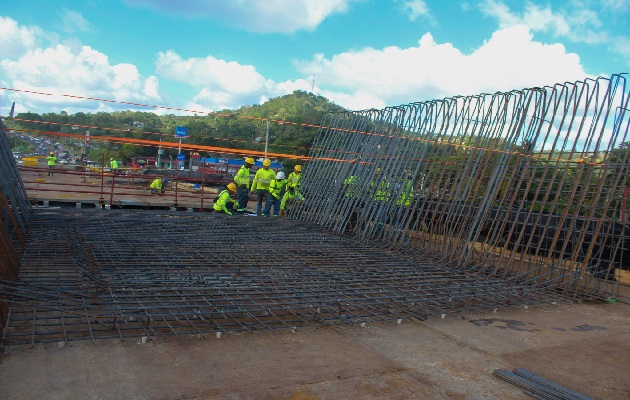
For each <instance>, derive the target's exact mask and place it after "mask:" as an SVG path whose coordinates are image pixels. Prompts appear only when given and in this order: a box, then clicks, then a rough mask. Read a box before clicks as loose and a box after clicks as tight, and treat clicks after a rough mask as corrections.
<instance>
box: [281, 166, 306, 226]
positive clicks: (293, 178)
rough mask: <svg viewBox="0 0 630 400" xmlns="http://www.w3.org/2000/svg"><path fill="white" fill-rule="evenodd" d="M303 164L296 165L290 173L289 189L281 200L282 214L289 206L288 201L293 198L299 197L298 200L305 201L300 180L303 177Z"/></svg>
mask: <svg viewBox="0 0 630 400" xmlns="http://www.w3.org/2000/svg"><path fill="white" fill-rule="evenodd" d="M301 174H302V166H301V165H296V166H295V168H293V172H291V173H290V174H289V177H288V178H287V191H286V192H285V193H284V196H282V201H281V202H280V215H282V216H284V214H285V208H286V207H287V202H288V201H290V200H293V199H297V201H304V196H302V193H300V180H301V177H302V175H301Z"/></svg>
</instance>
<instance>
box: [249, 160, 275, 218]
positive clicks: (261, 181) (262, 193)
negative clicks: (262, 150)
mask: <svg viewBox="0 0 630 400" xmlns="http://www.w3.org/2000/svg"><path fill="white" fill-rule="evenodd" d="M270 166H271V161H270V160H269V159H267V158H265V159H264V160H263V167H262V168H261V169H259V170H258V171H256V175H254V181H253V182H252V192H255V193H256V215H261V211H262V204H263V201H264V200H265V199H266V198H267V196H268V195H269V184H270V183H271V181H273V180H275V179H276V173H275V172H274V171H273V170H272V169H271V168H269V167H270Z"/></svg>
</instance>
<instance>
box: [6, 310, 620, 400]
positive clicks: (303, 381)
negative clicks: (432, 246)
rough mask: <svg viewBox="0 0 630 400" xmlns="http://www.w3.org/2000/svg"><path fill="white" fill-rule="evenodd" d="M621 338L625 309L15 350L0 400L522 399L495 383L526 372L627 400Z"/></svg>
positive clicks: (10, 351) (601, 395)
mask: <svg viewBox="0 0 630 400" xmlns="http://www.w3.org/2000/svg"><path fill="white" fill-rule="evenodd" d="M490 319H493V321H492V322H491V323H479V321H481V320H490ZM505 321H519V322H522V323H524V324H525V325H520V324H516V323H515V322H505ZM511 326H516V327H517V328H522V327H525V328H527V330H523V329H513V328H512V327H511ZM589 327H591V328H589ZM595 327H600V328H595ZM557 328H560V329H557ZM576 328H577V329H576ZM628 339H630V306H629V305H627V304H621V303H617V304H562V305H555V306H541V307H535V308H530V309H528V310H524V309H506V310H498V311H497V313H487V314H468V315H465V316H464V317H463V318H461V317H460V318H454V317H447V318H445V319H439V318H434V319H429V320H427V321H424V322H419V321H418V322H403V323H402V324H400V325H398V324H396V323H395V322H391V323H378V324H374V325H372V324H368V325H367V326H366V327H364V328H362V327H360V326H358V325H357V326H356V327H339V328H318V329H315V328H306V329H298V330H297V331H296V333H294V334H292V333H290V331H287V332H284V331H275V332H253V333H229V334H224V335H223V336H222V337H221V338H220V339H217V338H216V336H210V335H208V336H206V337H203V338H195V337H187V338H179V339H178V338H170V337H169V338H164V339H159V340H157V339H156V340H149V341H148V342H147V343H145V344H143V343H142V340H133V341H130V340H127V341H125V342H121V341H112V340H103V341H97V342H95V343H91V342H70V343H68V344H66V345H63V346H60V345H58V344H49V345H36V346H13V347H9V348H5V349H4V352H3V353H2V355H0V398H2V399H41V398H46V399H53V400H54V399H90V398H93V399H122V398H124V399H165V400H166V399H423V398H426V399H527V398H529V397H528V396H526V395H524V394H523V393H522V391H521V390H520V389H518V388H517V387H515V386H513V385H510V384H509V383H507V382H504V381H502V380H499V379H498V378H496V377H494V376H493V375H492V371H493V369H494V368H506V369H513V368H517V367H522V368H527V369H529V370H531V371H532V372H534V373H536V374H538V375H540V376H543V377H545V378H548V379H551V380H553V381H555V382H556V383H558V384H561V385H564V386H567V387H569V388H572V389H574V390H578V391H580V392H582V393H584V394H586V395H589V396H592V397H593V398H595V399H627V398H630V364H629V363H628V362H627V360H628V356H629V355H630V341H629V340H628Z"/></svg>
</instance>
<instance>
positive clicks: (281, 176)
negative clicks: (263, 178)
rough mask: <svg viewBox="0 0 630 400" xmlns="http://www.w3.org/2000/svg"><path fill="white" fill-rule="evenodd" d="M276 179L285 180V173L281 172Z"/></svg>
mask: <svg viewBox="0 0 630 400" xmlns="http://www.w3.org/2000/svg"><path fill="white" fill-rule="evenodd" d="M276 179H284V172H282V171H280V172H278V173H277V174H276Z"/></svg>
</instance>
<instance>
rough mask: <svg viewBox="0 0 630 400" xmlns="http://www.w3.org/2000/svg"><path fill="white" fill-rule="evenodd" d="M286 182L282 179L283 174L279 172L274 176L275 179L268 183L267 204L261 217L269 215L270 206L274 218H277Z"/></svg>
mask: <svg viewBox="0 0 630 400" xmlns="http://www.w3.org/2000/svg"><path fill="white" fill-rule="evenodd" d="M286 185H287V181H286V180H285V179H284V172H282V171H280V172H278V173H277V174H276V179H274V180H273V181H271V183H269V196H268V197H267V204H265V209H264V210H263V217H264V216H267V215H269V213H270V212H271V206H273V215H274V217H277V216H278V213H279V211H280V203H281V202H282V196H284V192H285V189H286Z"/></svg>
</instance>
